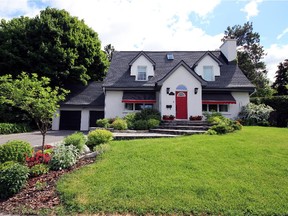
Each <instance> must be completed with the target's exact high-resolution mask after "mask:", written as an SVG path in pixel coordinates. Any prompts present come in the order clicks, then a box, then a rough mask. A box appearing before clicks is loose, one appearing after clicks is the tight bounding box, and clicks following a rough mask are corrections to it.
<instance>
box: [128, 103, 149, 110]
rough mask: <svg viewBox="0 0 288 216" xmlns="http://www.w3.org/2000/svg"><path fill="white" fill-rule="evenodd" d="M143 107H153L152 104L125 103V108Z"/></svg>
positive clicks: (135, 108) (141, 108) (136, 108)
mask: <svg viewBox="0 0 288 216" xmlns="http://www.w3.org/2000/svg"><path fill="white" fill-rule="evenodd" d="M143 109H153V104H145V103H125V110H130V111H139V110H143Z"/></svg>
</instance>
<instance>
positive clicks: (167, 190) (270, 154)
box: [57, 127, 288, 215]
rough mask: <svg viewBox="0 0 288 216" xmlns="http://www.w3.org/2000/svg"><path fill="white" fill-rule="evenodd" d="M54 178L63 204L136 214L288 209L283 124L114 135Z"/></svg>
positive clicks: (79, 209) (74, 209)
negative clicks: (224, 131)
mask: <svg viewBox="0 0 288 216" xmlns="http://www.w3.org/2000/svg"><path fill="white" fill-rule="evenodd" d="M110 146H111V148H110V150H108V151H107V152H105V153H104V154H102V155H101V156H100V157H99V158H98V159H97V160H96V163H94V164H92V165H89V166H87V167H85V168H83V169H81V170H78V171H76V172H74V173H72V174H69V175H65V176H64V177H63V178H61V180H60V181H59V183H58V187H57V188H58V190H59V192H60V194H61V199H62V201H63V203H64V206H65V208H66V209H67V210H69V211H71V212H85V213H88V212H89V213H96V212H97V213H98V212H105V213H115V212H118V213H127V212H129V213H135V214H146V213H152V214H167V213H168V214H169V213H171V214H175V213H176V214H177V213H184V214H191V213H192V214H224V215H227V214H231V215H238V214H241V215H243V214H256V215H259V214H265V215H273V214H275V215H285V214H288V203H287V200H288V190H287V185H288V166H287V164H288V157H287V155H288V129H287V128H269V127H244V128H243V130H242V131H238V132H236V133H232V134H228V135H225V136H219V135H216V136H208V135H197V136H186V137H185V136H184V137H179V138H173V139H169V138H168V139H167V138H166V139H149V140H132V141H114V142H112V143H111V144H110Z"/></svg>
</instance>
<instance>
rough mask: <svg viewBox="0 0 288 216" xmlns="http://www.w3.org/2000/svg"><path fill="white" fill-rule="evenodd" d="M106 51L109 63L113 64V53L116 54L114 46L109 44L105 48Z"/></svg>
mask: <svg viewBox="0 0 288 216" xmlns="http://www.w3.org/2000/svg"><path fill="white" fill-rule="evenodd" d="M104 51H105V53H106V55H107V58H108V60H109V62H111V60H112V57H113V53H114V52H115V48H114V46H112V45H111V44H108V45H106V46H105V47H104Z"/></svg>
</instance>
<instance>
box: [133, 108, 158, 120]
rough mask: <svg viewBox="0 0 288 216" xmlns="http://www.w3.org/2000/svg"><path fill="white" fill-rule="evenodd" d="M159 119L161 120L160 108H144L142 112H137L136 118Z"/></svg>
mask: <svg viewBox="0 0 288 216" xmlns="http://www.w3.org/2000/svg"><path fill="white" fill-rule="evenodd" d="M149 119H157V120H159V121H160V120H161V114H160V112H159V111H158V110H155V109H143V110H141V112H138V113H136V114H135V120H149Z"/></svg>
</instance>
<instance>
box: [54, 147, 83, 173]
mask: <svg viewBox="0 0 288 216" xmlns="http://www.w3.org/2000/svg"><path fill="white" fill-rule="evenodd" d="M78 155H79V151H78V149H77V148H76V147H75V146H73V145H69V146H65V145H64V144H60V145H58V146H56V147H55V148H54V149H53V152H52V155H51V156H52V157H51V160H50V162H49V166H50V168H51V169H52V170H61V169H66V168H70V167H71V166H73V165H74V164H75V163H76V162H77V158H78Z"/></svg>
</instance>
